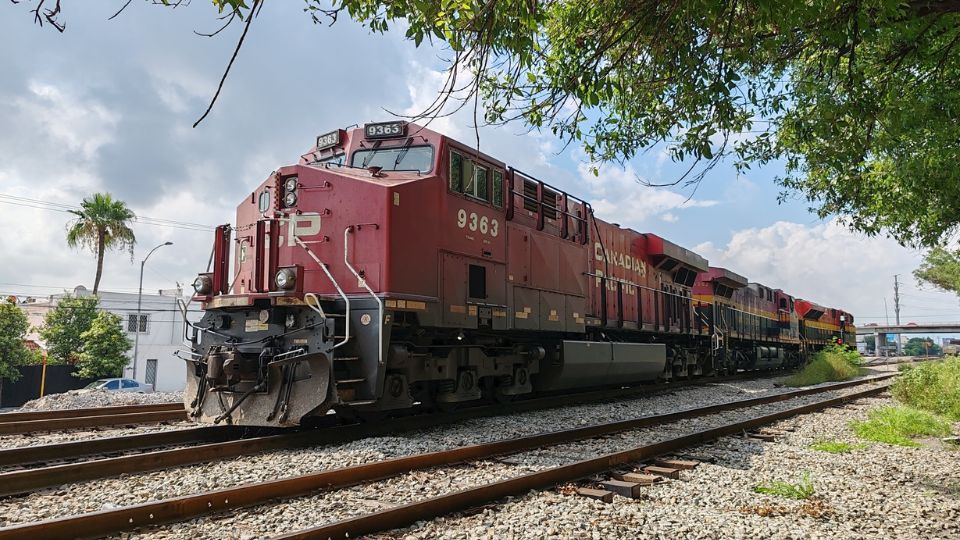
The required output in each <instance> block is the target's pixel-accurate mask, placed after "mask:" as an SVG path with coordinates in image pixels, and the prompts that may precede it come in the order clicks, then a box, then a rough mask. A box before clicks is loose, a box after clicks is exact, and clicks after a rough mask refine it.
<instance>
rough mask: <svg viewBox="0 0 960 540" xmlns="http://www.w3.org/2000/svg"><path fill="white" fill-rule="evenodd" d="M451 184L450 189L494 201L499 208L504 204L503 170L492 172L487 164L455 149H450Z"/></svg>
mask: <svg viewBox="0 0 960 540" xmlns="http://www.w3.org/2000/svg"><path fill="white" fill-rule="evenodd" d="M491 183H492V184H493V185H492V186H491ZM449 185H450V191H453V192H456V193H462V194H464V195H468V196H470V197H473V198H474V199H480V200H482V201H485V202H492V203H493V204H494V205H495V206H496V207H498V208H500V207H502V206H503V172H501V171H497V170H494V171H493V172H492V174H491V171H490V168H489V167H487V166H486V165H483V164H481V163H477V162H475V161H473V160H472V159H470V158H468V157H466V156H464V155H463V154H461V153H459V152H456V151H454V150H451V151H450V176H449ZM491 187H492V189H491ZM491 192H492V193H491Z"/></svg>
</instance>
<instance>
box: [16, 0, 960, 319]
mask: <svg viewBox="0 0 960 540" xmlns="http://www.w3.org/2000/svg"><path fill="white" fill-rule="evenodd" d="M122 4H123V2H120V1H117V2H112V1H111V2H97V3H93V2H90V3H84V4H83V7H81V6H80V4H65V5H64V8H65V11H64V19H65V20H66V23H67V31H66V32H65V33H63V34H59V33H57V32H56V31H54V30H53V29H51V28H49V27H46V26H45V27H44V28H40V27H38V26H36V25H35V24H33V22H32V17H31V14H30V13H29V12H28V10H29V9H30V7H29V3H24V4H20V5H13V4H10V3H5V4H3V5H2V7H0V10H2V16H0V46H2V47H3V50H5V51H7V54H5V55H3V56H2V57H0V73H3V74H4V76H3V77H2V78H0V194H5V195H13V196H16V197H22V198H29V199H36V200H43V201H48V202H50V203H54V204H61V205H75V204H77V203H78V202H79V201H80V199H81V198H82V197H83V196H85V195H88V194H90V193H92V192H94V191H110V192H112V193H113V194H114V195H116V196H117V197H120V198H122V199H124V200H126V201H128V202H129V203H130V205H131V206H132V207H133V208H134V209H135V210H136V211H137V213H138V214H139V215H141V216H147V217H151V218H158V219H166V220H175V221H180V222H191V223H201V224H216V223H223V222H229V221H232V219H233V209H234V208H235V206H236V204H237V203H238V202H239V201H240V200H241V199H242V198H244V197H245V196H246V195H247V194H248V193H249V191H250V189H252V188H253V186H255V185H257V184H259V183H260V182H261V181H262V179H263V178H265V177H266V176H267V175H268V174H269V173H270V172H271V171H272V170H273V169H274V168H276V167H278V166H280V165H285V164H289V163H293V162H295V161H296V159H297V158H298V156H299V155H300V154H301V153H302V152H303V151H305V150H306V149H308V148H309V147H310V145H311V142H312V141H313V139H314V138H315V136H316V135H317V134H319V133H323V132H325V131H329V130H331V129H334V128H337V127H343V126H347V125H351V124H355V123H361V124H362V123H364V122H368V121H375V120H384V119H389V115H388V114H387V113H386V112H384V110H385V109H386V110H392V111H397V112H405V113H414V112H418V111H419V110H421V109H422V108H423V107H424V106H425V105H426V104H428V103H429V102H430V101H432V99H433V97H434V96H435V93H436V91H437V90H438V89H439V88H440V86H441V82H442V69H443V63H442V61H441V58H442V57H443V55H444V52H443V51H442V50H439V49H431V48H429V47H423V48H421V49H416V48H415V47H414V46H413V44H412V43H408V42H406V41H405V40H403V37H402V33H401V32H393V33H390V34H388V35H386V36H381V35H375V34H371V33H370V32H368V31H367V30H365V29H363V28H361V27H359V26H358V25H356V24H355V23H353V22H352V21H349V20H346V19H343V20H341V21H339V22H338V23H337V24H336V25H334V26H333V27H328V26H319V25H315V24H313V23H312V22H311V21H310V18H309V17H308V16H307V15H306V14H304V13H303V12H302V5H303V4H302V3H300V2H274V3H268V4H267V5H266V6H265V7H264V9H263V11H262V14H261V16H260V17H259V18H258V19H257V20H256V21H255V23H254V25H253V27H252V29H251V31H250V34H249V35H248V37H247V42H246V44H245V47H244V50H243V51H242V52H241V54H240V57H239V59H238V60H237V62H236V65H235V66H234V69H233V72H232V73H231V76H230V78H229V80H228V81H227V84H226V87H225V89H224V91H223V94H222V95H221V97H220V101H219V102H218V104H217V105H216V107H215V108H214V110H213V112H212V113H211V115H210V116H209V117H208V118H207V119H206V121H205V122H204V123H203V124H201V125H200V127H198V128H197V129H193V128H191V127H190V126H191V124H192V123H193V121H194V120H195V119H196V118H197V117H198V116H199V114H200V113H201V112H202V111H203V109H204V108H205V106H206V103H207V101H208V99H209V98H210V96H211V95H212V93H213V91H214V90H215V88H216V84H217V81H218V80H219V77H220V74H221V71H222V69H223V67H224V66H225V65H226V62H227V60H228V58H229V56H230V53H231V52H232V48H233V45H234V43H235V39H236V37H237V36H238V35H239V32H240V30H241V28H240V26H239V25H235V26H234V27H231V28H229V29H228V30H227V31H225V32H224V33H223V34H221V35H220V36H219V37H217V38H212V39H210V38H203V37H199V36H196V35H195V34H194V33H193V31H194V30H198V31H210V30H212V29H215V28H216V27H217V21H216V19H215V17H216V10H215V9H214V8H213V7H212V5H210V3H209V1H208V0H195V1H194V2H192V3H190V4H189V5H187V6H183V7H180V8H177V9H165V8H161V7H156V6H152V5H150V4H149V3H146V2H134V3H132V4H131V5H130V7H129V8H128V9H127V10H126V11H125V12H124V13H123V14H122V15H120V17H118V18H117V19H116V20H114V21H110V22H108V21H106V18H107V17H108V16H109V15H111V14H112V13H113V12H114V11H115V10H116V9H118V8H119V6H120V5H122ZM470 122H471V118H470V116H469V115H467V114H459V115H456V116H454V117H452V118H449V119H443V120H439V121H437V122H436V123H435V124H434V126H433V127H434V128H436V129H438V130H439V131H443V132H446V133H447V134H449V135H451V136H454V137H458V138H461V139H463V140H465V141H467V142H472V141H473V129H472V128H471V126H470ZM480 146H481V149H482V150H484V151H485V152H488V153H490V154H493V155H495V156H497V157H499V158H501V159H503V160H504V161H507V162H508V163H510V164H512V165H514V166H516V167H517V168H520V169H523V170H527V171H530V172H532V173H533V174H536V175H537V176H539V177H541V178H543V179H544V180H547V181H549V182H551V183H554V184H556V185H558V186H560V187H562V188H564V189H566V190H568V191H570V192H571V193H573V194H575V195H578V196H582V197H584V198H586V199H587V200H589V201H590V202H591V203H592V204H593V205H594V207H595V208H596V210H597V212H598V215H600V216H601V217H603V218H605V219H608V220H609V221H614V222H618V223H620V224H622V225H624V226H630V227H632V228H634V229H636V230H638V231H641V232H655V233H657V234H661V235H663V236H665V237H667V238H669V239H671V240H673V241H675V242H677V243H679V244H681V245H684V246H686V247H688V248H691V249H695V250H697V251H699V252H700V253H701V254H702V255H704V256H706V257H707V258H708V259H709V260H710V261H711V263H713V264H717V265H723V266H727V267H729V268H731V269H734V270H736V271H737V272H740V273H742V274H744V275H747V276H748V277H750V278H751V279H752V280H756V281H761V282H764V283H766V284H768V285H772V286H775V287H782V288H784V289H786V290H788V291H790V292H792V293H794V294H796V295H798V296H803V297H808V298H812V299H814V300H817V301H819V302H821V303H825V304H831V305H836V306H838V307H845V308H847V309H849V310H851V311H853V312H854V313H855V314H859V315H860V318H861V320H867V319H874V320H876V319H881V320H882V318H883V315H884V312H883V298H884V296H885V297H886V298H887V300H888V303H890V314H891V317H892V315H893V312H892V281H893V274H901V275H902V276H903V279H904V281H905V282H906V283H905V285H904V289H903V292H904V293H905V294H904V305H905V309H904V312H903V318H904V319H910V318H911V317H913V318H916V319H917V320H919V321H930V320H951V321H960V306H958V302H957V299H956V297H955V296H953V295H949V294H944V293H939V292H934V291H931V290H929V289H921V288H919V286H918V285H917V284H916V283H915V282H914V280H913V279H912V277H910V272H911V271H912V270H913V269H914V268H915V267H916V266H917V265H918V264H919V261H920V254H919V253H917V252H915V251H913V250H909V249H904V248H901V247H899V246H897V245H896V244H895V243H894V242H892V241H890V240H887V239H884V238H870V239H867V238H862V237H860V236H858V235H854V234H852V233H850V232H849V231H847V230H846V229H844V228H843V227H842V226H840V225H838V224H837V223H835V222H834V221H833V220H830V219H828V220H820V219H818V218H817V217H816V216H815V215H813V214H810V213H808V212H807V209H806V206H807V205H806V204H805V203H804V202H802V201H798V200H790V201H788V202H786V203H785V204H778V202H777V196H778V194H779V192H780V188H779V187H778V186H777V185H776V184H775V183H774V181H773V178H774V177H775V176H776V175H777V174H778V173H780V172H782V171H781V169H779V168H778V167H776V166H769V167H766V168H763V169H759V170H753V171H749V172H748V173H747V174H744V175H741V176H738V175H737V174H736V173H735V172H734V170H733V168H732V167H731V166H730V164H729V163H724V164H721V165H720V166H718V167H716V168H715V169H714V170H713V171H711V172H710V173H709V174H708V175H707V177H706V179H705V180H704V182H703V183H702V185H701V186H700V188H699V189H698V191H697V192H696V194H695V195H694V196H693V198H691V199H690V200H689V201H687V198H688V196H689V195H690V193H689V191H684V190H682V189H666V188H658V189H653V188H647V187H643V186H641V185H640V184H639V183H637V182H636V178H637V176H640V177H643V178H644V179H646V180H649V181H651V182H665V181H672V180H675V179H676V177H677V175H678V174H679V171H680V170H681V168H682V167H681V166H680V165H677V164H673V163H670V162H669V161H668V160H665V159H664V154H663V152H662V151H661V149H656V148H655V149H651V150H649V151H647V152H645V153H643V154H642V155H641V156H640V157H638V158H637V159H635V160H633V161H632V162H631V163H629V164H628V166H627V168H626V169H620V168H618V167H612V166H608V165H604V166H602V167H601V174H600V176H599V178H594V177H593V175H592V174H590V172H589V164H586V163H585V162H584V161H583V154H582V152H581V151H580V150H579V149H578V148H577V147H576V146H575V145H573V146H570V147H568V148H566V149H563V148H562V144H561V143H560V142H559V141H557V140H556V139H555V138H553V137H552V136H551V135H549V134H539V133H527V132H526V130H525V129H524V128H523V126H520V125H514V126H507V127H502V128H497V129H482V130H481V139H480ZM2 200H3V199H0V201H2ZM6 200H7V203H6V204H0V227H2V230H4V231H8V233H9V234H6V235H0V254H2V255H3V258H4V261H5V263H6V264H4V265H0V292H4V293H9V292H14V293H20V294H36V295H43V294H49V293H51V292H58V290H60V289H62V288H70V287H72V286H74V285H76V284H80V283H83V284H86V285H87V286H90V285H92V276H93V273H94V263H93V257H91V256H88V255H86V254H78V253H75V252H72V251H70V250H69V249H68V248H67V247H66V246H65V243H64V241H63V233H64V229H65V224H66V223H67V221H68V220H69V214H66V213H65V212H62V211H57V210H55V209H54V210H51V209H50V207H49V205H39V206H47V208H46V209H42V208H32V207H30V206H31V205H30V204H29V203H24V202H23V201H22V200H20V201H19V202H18V203H17V204H9V202H10V199H6ZM685 201H686V202H685ZM32 206H37V205H35V204H34V205H32ZM58 208H60V209H61V210H62V209H63V207H58ZM137 234H138V237H139V240H140V242H139V246H138V252H137V254H136V257H135V258H136V259H137V260H139V258H140V257H142V255H143V253H145V251H146V250H149V249H150V248H151V247H153V246H154V245H156V244H158V243H160V242H163V241H168V240H169V241H173V242H175V245H174V246H173V247H171V248H165V250H164V251H160V252H158V253H157V254H156V255H154V257H153V258H151V260H150V263H149V264H148V266H147V270H148V271H147V273H146V275H145V288H146V289H147V290H150V289H157V288H161V287H162V288H169V287H172V286H174V284H175V283H176V282H180V283H183V284H188V283H189V282H190V281H191V280H192V277H193V276H194V275H195V274H196V272H197V271H199V270H202V269H203V268H204V267H205V265H206V259H207V257H208V255H209V253H210V241H211V239H212V234H211V233H207V232H203V231H197V230H187V229H183V228H174V227H171V226H169V224H166V225H162V224H161V225H157V224H156V222H154V224H147V223H141V224H139V225H138V227H137ZM136 266H137V265H135V264H131V261H130V258H129V257H128V256H126V255H124V254H120V253H111V254H110V255H108V259H107V266H106V274H105V278H104V284H103V286H104V288H106V289H112V290H121V291H122V290H135V287H136V280H137V272H136V270H137V267H136ZM907 295H910V297H908V296H907Z"/></svg>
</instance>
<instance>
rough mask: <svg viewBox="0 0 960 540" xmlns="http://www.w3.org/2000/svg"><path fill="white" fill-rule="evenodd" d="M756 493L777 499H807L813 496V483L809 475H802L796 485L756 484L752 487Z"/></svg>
mask: <svg viewBox="0 0 960 540" xmlns="http://www.w3.org/2000/svg"><path fill="white" fill-rule="evenodd" d="M753 491H754V492H756V493H763V494H765V495H776V496H777V497H786V498H788V499H798V500H799V499H809V498H810V497H812V496H813V491H814V490H813V482H812V481H811V480H810V473H803V476H801V477H800V481H799V482H797V483H796V484H793V483H790V482H784V481H783V480H774V481H772V482H770V483H769V484H757V485H756V486H754V487H753Z"/></svg>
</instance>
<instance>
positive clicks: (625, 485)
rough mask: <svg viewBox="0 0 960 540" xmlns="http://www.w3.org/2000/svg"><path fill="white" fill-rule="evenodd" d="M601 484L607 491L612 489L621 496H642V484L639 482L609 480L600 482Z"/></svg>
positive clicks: (633, 497) (632, 497)
mask: <svg viewBox="0 0 960 540" xmlns="http://www.w3.org/2000/svg"><path fill="white" fill-rule="evenodd" d="M600 485H601V486H603V488H604V489H605V490H607V491H611V492H613V493H616V494H617V495H620V496H621V497H628V498H630V499H636V498H639V497H640V487H641V485H640V484H639V483H637V482H625V481H623V480H607V481H606V482H600Z"/></svg>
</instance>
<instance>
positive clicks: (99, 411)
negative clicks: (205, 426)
mask: <svg viewBox="0 0 960 540" xmlns="http://www.w3.org/2000/svg"><path fill="white" fill-rule="evenodd" d="M182 410H183V403H180V402H177V403H152V404H149V405H117V406H112V407H89V408H86V409H58V410H53V411H24V412H8V413H0V424H7V423H10V422H24V421H28V420H53V419H58V418H77V417H80V416H107V415H111V414H129V413H142V412H156V411H182Z"/></svg>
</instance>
